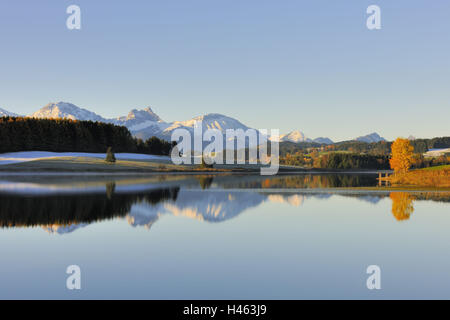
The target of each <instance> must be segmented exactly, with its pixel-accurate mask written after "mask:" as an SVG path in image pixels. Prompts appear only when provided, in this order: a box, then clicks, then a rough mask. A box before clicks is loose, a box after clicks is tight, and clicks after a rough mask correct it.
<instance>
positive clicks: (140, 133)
mask: <svg viewBox="0 0 450 320" xmlns="http://www.w3.org/2000/svg"><path fill="white" fill-rule="evenodd" d="M8 115H9V116H18V115H17V114H15V113H13V112H9V111H6V110H4V109H1V108H0V116H8ZM29 117H34V118H68V119H74V120H90V121H100V122H105V123H112V124H115V125H121V126H125V127H127V128H128V129H129V130H130V132H131V133H132V134H133V135H134V136H135V137H137V138H141V139H143V140H146V139H148V138H150V137H153V136H156V137H158V138H161V139H165V140H168V141H169V140H171V136H172V133H173V131H174V130H175V129H186V130H187V131H188V132H190V133H191V136H193V135H192V133H193V132H194V128H195V126H196V125H197V124H198V123H201V124H202V129H203V132H204V131H205V130H206V129H217V130H219V131H220V132H221V133H222V134H225V133H226V130H227V129H234V130H237V129H242V130H244V131H246V130H248V129H251V128H249V127H248V126H246V125H245V124H243V123H242V122H240V121H239V120H237V119H235V118H231V117H228V116H225V115H223V114H219V113H209V114H206V115H203V116H198V117H195V118H192V119H189V120H186V121H174V122H165V121H164V120H162V119H161V118H160V117H159V116H158V115H157V114H156V113H155V112H154V111H153V110H152V109H151V108H150V107H146V108H144V109H141V110H139V109H132V110H131V111H130V112H129V113H128V115H126V116H121V117H117V118H112V119H108V118H104V117H102V116H100V115H98V114H96V113H95V112H92V111H89V110H87V109H83V108H80V107H78V106H76V105H74V104H72V103H68V102H62V101H61V102H57V103H49V104H47V105H46V106H44V107H43V108H41V109H39V110H38V111H36V112H35V113H33V114H31V115H29ZM266 138H267V137H264V139H266ZM269 139H271V138H269ZM278 140H279V141H280V142H285V141H286V142H287V141H289V142H293V143H300V142H315V143H320V144H333V143H334V142H333V141H332V140H331V139H329V138H327V137H319V138H316V139H311V138H308V137H306V136H305V134H304V133H303V132H301V131H299V130H295V131H291V132H289V133H287V134H283V135H280V137H279V139H278ZM354 140H357V141H363V142H368V143H370V142H378V141H386V140H385V139H384V138H383V137H381V136H380V135H379V134H377V133H375V132H374V133H371V134H368V135H366V136H361V137H357V138H355V139H354ZM261 142H262V141H259V143H261Z"/></svg>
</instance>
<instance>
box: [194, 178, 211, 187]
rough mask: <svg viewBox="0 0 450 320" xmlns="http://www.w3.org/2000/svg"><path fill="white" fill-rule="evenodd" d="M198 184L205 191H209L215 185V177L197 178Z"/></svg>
mask: <svg viewBox="0 0 450 320" xmlns="http://www.w3.org/2000/svg"><path fill="white" fill-rule="evenodd" d="M197 179H198V182H199V183H200V187H201V188H202V189H203V190H205V189H209V187H211V185H212V183H213V177H212V176H199V177H197Z"/></svg>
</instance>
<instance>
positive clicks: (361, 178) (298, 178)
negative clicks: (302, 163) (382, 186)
mask: <svg viewBox="0 0 450 320" xmlns="http://www.w3.org/2000/svg"><path fill="white" fill-rule="evenodd" d="M376 178H377V176H376V175H369V174H364V175H358V174H334V173H331V174H298V175H295V176H277V177H271V178H267V179H264V180H258V181H248V180H247V181H246V179H245V178H242V179H240V180H239V182H238V183H236V182H235V181H232V182H224V183H221V182H219V181H218V183H219V185H221V186H223V187H224V188H235V187H239V188H297V189H302V188H345V187H361V186H375V185H376V184H377V180H376Z"/></svg>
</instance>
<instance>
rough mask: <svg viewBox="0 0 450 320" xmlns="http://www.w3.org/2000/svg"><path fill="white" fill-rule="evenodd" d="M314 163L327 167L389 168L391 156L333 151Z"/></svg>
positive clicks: (320, 166)
mask: <svg viewBox="0 0 450 320" xmlns="http://www.w3.org/2000/svg"><path fill="white" fill-rule="evenodd" d="M314 165H315V167H318V168H327V169H389V157H388V156H374V155H367V154H354V153H340V152H332V153H328V154H325V155H322V156H321V157H320V158H319V160H318V161H317V162H315V163H314Z"/></svg>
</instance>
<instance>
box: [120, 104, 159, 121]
mask: <svg viewBox="0 0 450 320" xmlns="http://www.w3.org/2000/svg"><path fill="white" fill-rule="evenodd" d="M133 119H136V120H138V122H142V121H162V120H161V118H160V117H159V116H158V115H157V114H156V113H154V112H153V110H152V108H150V107H146V108H144V109H142V110H139V109H132V110H131V111H130V112H128V115H127V116H126V117H125V118H124V117H120V118H119V120H125V121H129V120H133Z"/></svg>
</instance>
